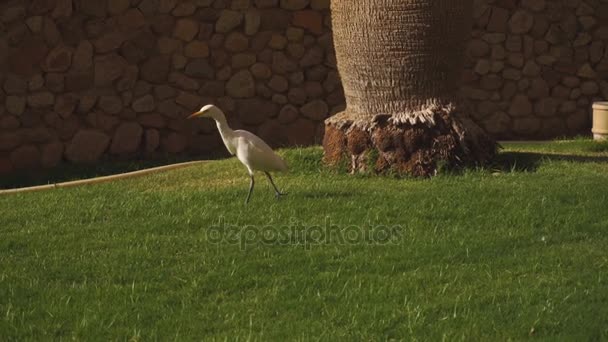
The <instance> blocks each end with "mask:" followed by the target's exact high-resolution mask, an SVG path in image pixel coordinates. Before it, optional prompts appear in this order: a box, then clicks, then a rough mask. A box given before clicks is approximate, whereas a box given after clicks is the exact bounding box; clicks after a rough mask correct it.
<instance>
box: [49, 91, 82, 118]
mask: <svg viewBox="0 0 608 342" xmlns="http://www.w3.org/2000/svg"><path fill="white" fill-rule="evenodd" d="M77 105H78V97H77V96H76V95H74V94H63V95H59V96H58V97H57V100H56V101H55V107H54V112H55V113H57V114H59V116H61V117H62V118H63V119H65V118H67V117H69V116H70V115H72V113H74V110H76V106H77Z"/></svg>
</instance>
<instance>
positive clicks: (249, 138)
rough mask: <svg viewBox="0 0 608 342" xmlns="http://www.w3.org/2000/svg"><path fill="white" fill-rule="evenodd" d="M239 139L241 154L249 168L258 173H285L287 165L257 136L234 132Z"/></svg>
mask: <svg viewBox="0 0 608 342" xmlns="http://www.w3.org/2000/svg"><path fill="white" fill-rule="evenodd" d="M235 133H236V135H237V137H238V139H239V148H240V147H241V146H243V150H242V151H241V154H243V156H242V157H243V158H245V159H247V160H248V162H249V163H250V164H251V166H252V167H253V168H254V169H256V170H260V171H286V170H287V164H286V163H285V161H284V160H283V159H282V158H281V157H279V156H278V155H277V154H276V153H275V152H274V151H273V150H272V148H270V146H268V144H266V142H264V140H262V139H260V138H259V137H258V136H257V135H255V134H253V133H251V132H248V131H243V130H238V131H235Z"/></svg>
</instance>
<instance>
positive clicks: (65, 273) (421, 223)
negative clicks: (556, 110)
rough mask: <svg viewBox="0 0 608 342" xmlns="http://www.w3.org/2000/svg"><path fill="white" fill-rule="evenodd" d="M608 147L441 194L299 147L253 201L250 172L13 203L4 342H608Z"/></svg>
mask: <svg viewBox="0 0 608 342" xmlns="http://www.w3.org/2000/svg"><path fill="white" fill-rule="evenodd" d="M602 146H604V145H602V144H596V143H593V142H591V141H587V140H576V141H573V142H556V143H548V144H527V145H526V144H513V145H512V144H508V145H506V146H505V150H504V151H503V152H502V154H501V156H500V157H499V158H498V159H497V162H496V164H495V165H493V166H492V167H488V168H486V169H480V170H473V171H465V172H460V173H446V174H442V175H439V176H438V177H435V178H433V179H425V180H416V179H407V180H404V179H396V178H392V177H373V176H369V175H367V176H351V175H342V174H338V173H336V172H333V171H331V170H326V169H325V168H324V167H323V166H322V164H321V163H320V158H321V156H322V151H321V149H320V148H318V147H314V148H306V149H287V150H282V151H281V153H282V154H283V155H284V156H285V158H286V159H287V160H288V163H289V164H290V166H291V171H290V173H288V174H285V175H277V176H276V182H277V184H278V185H279V187H280V188H281V189H284V190H285V191H286V192H288V195H287V196H286V197H285V198H283V199H282V200H280V201H276V200H275V199H274V197H273V193H272V190H271V188H270V185H269V184H267V181H266V180H265V179H264V178H263V177H262V176H261V175H260V176H259V177H258V182H257V188H256V190H255V192H254V195H253V198H252V202H251V203H250V204H249V205H248V206H245V205H244V204H243V201H244V199H245V196H246V192H247V187H248V182H249V180H248V177H247V173H246V171H245V170H244V168H243V167H242V166H241V165H240V164H239V162H238V161H236V160H234V159H228V160H222V161H215V162H209V163H206V164H202V165H198V166H194V167H190V168H186V169H179V170H174V171H170V172H165V173H158V174H154V175H149V176H145V177H142V178H134V179H129V180H124V181H118V182H114V183H106V184H99V185H91V186H83V187H78V188H68V189H58V190H53V191H46V192H37V193H25V194H16V195H8V196H1V197H0V217H1V218H0V220H1V222H0V336H1V337H2V338H0V339H1V340H24V339H25V340H27V339H29V340H49V339H72V338H74V339H78V340H90V339H93V340H128V339H131V338H134V339H141V340H204V339H229V340H233V339H243V340H245V339H251V340H269V339H279V340H281V339H323V340H335V339H349V340H353V339H364V340H378V339H391V338H394V339H406V340H411V339H417V340H441V339H448V340H471V339H472V340H478V339H486V340H488V339H489V340H495V339H497V340H507V339H512V340H521V339H525V338H528V337H537V338H541V339H545V340H555V339H558V340H605V339H607V338H608V283H607V282H608V272H607V270H608V254H607V253H606V246H608V233H607V228H608V210H606V203H608V200H607V194H608V186H607V184H608V152H606V149H605V148H604V147H602ZM348 234H352V236H351V237H350V238H349V237H348V236H349V235H348Z"/></svg>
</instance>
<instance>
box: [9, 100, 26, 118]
mask: <svg viewBox="0 0 608 342" xmlns="http://www.w3.org/2000/svg"><path fill="white" fill-rule="evenodd" d="M5 101H6V103H5V105H6V110H7V112H8V113H10V114H12V115H21V114H22V113H23V111H24V110H25V104H26V100H25V97H23V96H7V97H6V100H5Z"/></svg>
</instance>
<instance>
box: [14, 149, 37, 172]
mask: <svg viewBox="0 0 608 342" xmlns="http://www.w3.org/2000/svg"><path fill="white" fill-rule="evenodd" d="M10 160H11V163H12V165H13V168H14V169H16V170H22V169H33V168H35V167H37V166H38V165H39V164H40V151H39V150H38V148H37V147H36V146H35V145H23V146H20V147H18V148H17V149H15V150H13V151H12V152H11V154H10Z"/></svg>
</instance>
